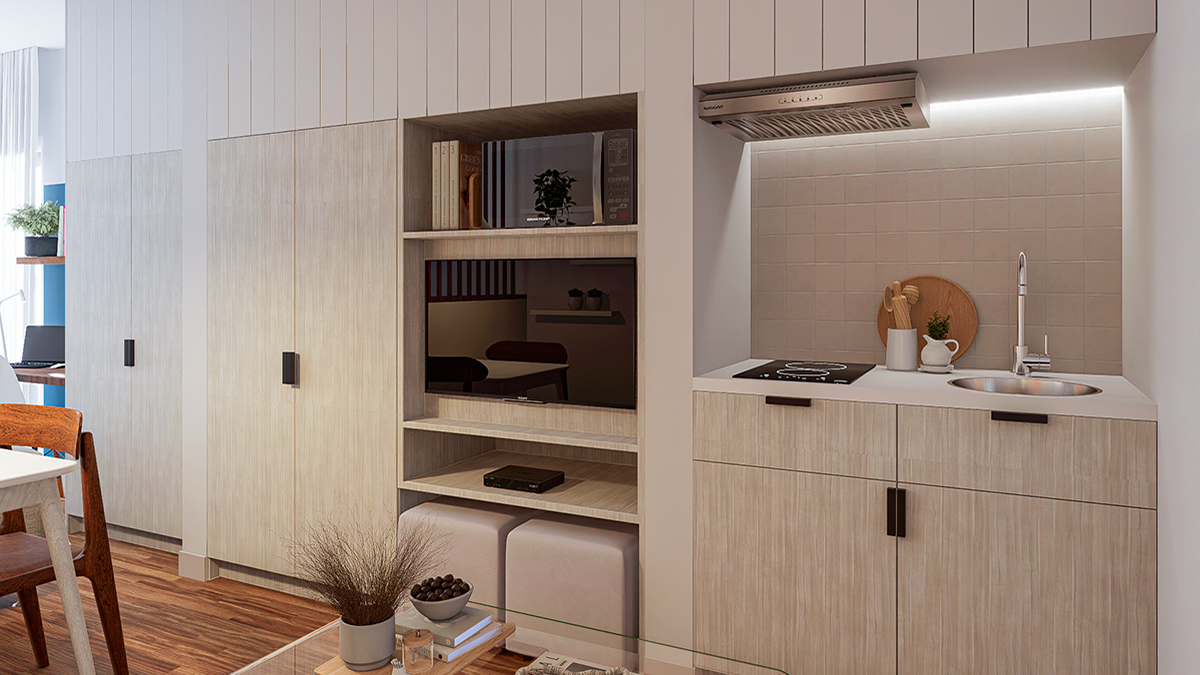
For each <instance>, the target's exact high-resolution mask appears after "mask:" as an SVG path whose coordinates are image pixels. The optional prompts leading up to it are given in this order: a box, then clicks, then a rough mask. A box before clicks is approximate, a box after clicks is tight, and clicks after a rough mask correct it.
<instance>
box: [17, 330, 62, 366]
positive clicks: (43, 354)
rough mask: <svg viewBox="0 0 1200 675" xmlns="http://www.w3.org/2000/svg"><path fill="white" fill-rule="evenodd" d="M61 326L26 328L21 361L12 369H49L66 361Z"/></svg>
mask: <svg viewBox="0 0 1200 675" xmlns="http://www.w3.org/2000/svg"><path fill="white" fill-rule="evenodd" d="M64 335H65V331H64V330H63V327H62V326H26V327H25V347H24V349H22V350H21V361H19V362H17V363H13V364H12V367H13V368H49V367H50V366H55V365H58V364H61V363H63V362H64V361H66V358H67V355H66V347H65V346H64Z"/></svg>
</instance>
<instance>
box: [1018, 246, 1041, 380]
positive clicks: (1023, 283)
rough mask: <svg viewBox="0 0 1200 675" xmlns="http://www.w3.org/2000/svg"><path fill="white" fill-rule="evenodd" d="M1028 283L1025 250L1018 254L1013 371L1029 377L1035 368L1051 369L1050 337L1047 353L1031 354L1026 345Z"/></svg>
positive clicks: (1019, 375)
mask: <svg viewBox="0 0 1200 675" xmlns="http://www.w3.org/2000/svg"><path fill="white" fill-rule="evenodd" d="M1027 293H1028V284H1027V280H1026V274H1025V252H1024V251H1022V252H1021V255H1019V256H1017V346H1016V347H1014V348H1013V352H1014V353H1013V367H1012V371H1013V372H1014V373H1016V375H1017V377H1029V373H1030V371H1033V370H1050V354H1049V351H1050V337H1049V336H1047V337H1046V343H1045V350H1046V352H1047V353H1045V354H1030V353H1029V347H1026V346H1025V296H1026V294H1027Z"/></svg>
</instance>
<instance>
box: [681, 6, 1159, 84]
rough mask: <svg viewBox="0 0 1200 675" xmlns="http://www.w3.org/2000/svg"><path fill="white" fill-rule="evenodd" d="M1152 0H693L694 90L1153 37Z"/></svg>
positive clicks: (1155, 16)
mask: <svg viewBox="0 0 1200 675" xmlns="http://www.w3.org/2000/svg"><path fill="white" fill-rule="evenodd" d="M1156 10H1157V7H1156V4H1155V0H1030V1H1029V2H1026V1H1025V0H989V1H988V2H973V1H972V0H922V1H921V2H917V0H866V1H865V2H833V1H831V0H824V2H822V0H696V3H695V48H694V78H695V83H696V84H697V85H703V84H717V83H721V82H734V81H738V80H749V79H755V78H764V77H772V76H775V75H792V74H798V73H815V72H820V71H823V70H838V69H842V68H854V67H860V66H875V65H881V64H887V63H904V62H909V61H915V60H917V59H934V58H939V57H944V56H958V55H965V54H973V53H974V54H978V53H982V52H992V51H1000V50H1007V49H1020V48H1024V47H1039V46H1044V45H1053V44H1061V43H1068V42H1082V41H1087V40H1097V39H1102V38H1111V37H1120V36H1126V35H1141V34H1146V33H1153V32H1154V31H1155V30H1156V28H1157V14H1156Z"/></svg>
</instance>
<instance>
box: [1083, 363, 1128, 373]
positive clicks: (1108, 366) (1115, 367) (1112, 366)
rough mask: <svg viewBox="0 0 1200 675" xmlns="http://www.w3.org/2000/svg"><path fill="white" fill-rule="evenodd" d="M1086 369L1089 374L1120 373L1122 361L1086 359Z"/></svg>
mask: <svg viewBox="0 0 1200 675" xmlns="http://www.w3.org/2000/svg"><path fill="white" fill-rule="evenodd" d="M1085 364H1086V366H1085V367H1086V369H1087V373H1088V374H1089V375H1120V374H1122V373H1121V362H1120V361H1086V362H1085Z"/></svg>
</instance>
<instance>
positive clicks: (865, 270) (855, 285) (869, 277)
mask: <svg viewBox="0 0 1200 675" xmlns="http://www.w3.org/2000/svg"><path fill="white" fill-rule="evenodd" d="M872 238H873V237H872ZM845 267H846V292H847V293H874V292H875V291H876V290H877V289H876V288H875V257H874V251H872V256H871V262H869V263H855V262H847V263H846V265H845Z"/></svg>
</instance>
